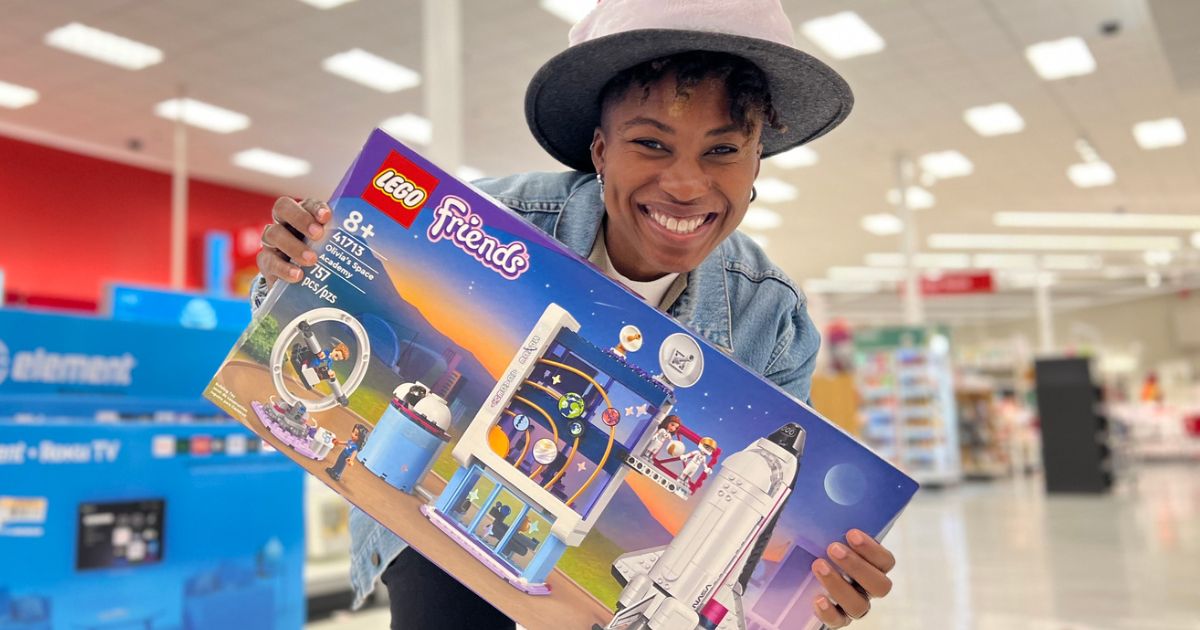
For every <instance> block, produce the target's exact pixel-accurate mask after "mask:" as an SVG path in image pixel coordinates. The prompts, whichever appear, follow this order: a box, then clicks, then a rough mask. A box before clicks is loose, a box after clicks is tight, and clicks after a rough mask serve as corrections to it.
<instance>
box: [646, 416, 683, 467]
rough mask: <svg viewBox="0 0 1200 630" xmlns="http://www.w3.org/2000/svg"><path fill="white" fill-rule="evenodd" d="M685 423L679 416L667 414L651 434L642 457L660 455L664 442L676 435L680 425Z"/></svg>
mask: <svg viewBox="0 0 1200 630" xmlns="http://www.w3.org/2000/svg"><path fill="white" fill-rule="evenodd" d="M681 424H683V423H682V422H681V421H680V420H679V416H667V417H665V418H663V419H662V421H661V422H659V423H658V429H657V430H656V431H655V432H654V435H652V436H650V441H649V442H646V448H645V449H644V450H643V451H642V457H644V458H647V459H649V458H651V457H654V456H655V455H658V452H659V451H661V450H662V447H663V445H664V444H666V443H667V442H669V441H670V440H672V439H673V438H674V437H675V433H676V432H677V431H679V426H680V425H681Z"/></svg>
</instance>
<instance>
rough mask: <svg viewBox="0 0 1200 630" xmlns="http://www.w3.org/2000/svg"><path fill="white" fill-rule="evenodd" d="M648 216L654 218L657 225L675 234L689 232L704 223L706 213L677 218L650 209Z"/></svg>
mask: <svg viewBox="0 0 1200 630" xmlns="http://www.w3.org/2000/svg"><path fill="white" fill-rule="evenodd" d="M650 218H651V219H654V220H655V221H656V222H657V223H658V224H659V225H661V226H663V227H665V228H667V229H668V230H670V231H672V232H674V233H676V234H691V233H692V232H695V231H696V229H697V228H699V227H700V226H701V225H703V224H704V220H705V219H706V218H707V215H700V216H696V217H691V218H690V219H677V218H675V217H673V216H670V215H666V214H663V213H661V212H658V211H656V210H653V209H651V210H650Z"/></svg>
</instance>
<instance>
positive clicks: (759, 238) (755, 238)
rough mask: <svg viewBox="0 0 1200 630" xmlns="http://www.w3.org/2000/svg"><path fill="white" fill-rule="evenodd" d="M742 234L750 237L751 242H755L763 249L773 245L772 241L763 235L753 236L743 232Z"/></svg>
mask: <svg viewBox="0 0 1200 630" xmlns="http://www.w3.org/2000/svg"><path fill="white" fill-rule="evenodd" d="M742 234H745V235H746V236H748V237H750V240H752V241H754V242H755V243H756V244H757V245H758V246H759V247H761V248H763V249H766V248H767V245H770V244H771V239H769V238H767V237H766V236H763V235H762V234H751V233H750V232H742Z"/></svg>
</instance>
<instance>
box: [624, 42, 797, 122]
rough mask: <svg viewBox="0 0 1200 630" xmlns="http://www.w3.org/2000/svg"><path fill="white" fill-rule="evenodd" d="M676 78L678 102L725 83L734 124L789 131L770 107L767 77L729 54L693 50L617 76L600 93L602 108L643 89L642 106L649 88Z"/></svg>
mask: <svg viewBox="0 0 1200 630" xmlns="http://www.w3.org/2000/svg"><path fill="white" fill-rule="evenodd" d="M670 75H674V77H675V98H676V99H677V100H680V101H685V102H686V101H687V99H688V98H690V97H691V94H692V90H693V89H694V88H695V87H696V86H697V85H699V84H700V83H702V82H704V81H707V80H716V81H720V82H722V83H724V85H725V93H726V97H727V98H728V99H729V114H730V116H731V117H732V118H733V122H734V123H735V124H737V125H739V126H740V127H741V128H742V130H743V131H744V132H746V133H750V132H751V131H753V130H754V126H755V124H756V123H759V122H761V123H762V124H763V126H764V127H770V128H771V129H775V130H777V131H783V130H785V129H786V127H785V125H784V124H783V123H782V122H780V120H779V113H778V112H777V111H776V110H775V106H774V105H773V104H772V103H771V89H770V86H769V85H768V83H767V75H766V74H765V73H764V72H763V71H762V70H761V69H760V68H759V67H758V66H756V65H754V64H753V63H750V62H749V61H747V60H745V59H743V58H741V57H738V56H737V55H731V54H729V53H721V52H711V51H707V50H693V51H688V52H683V53H676V54H674V55H667V56H665V57H659V58H657V59H651V60H650V61H645V62H642V63H640V64H638V65H636V66H633V67H631V68H626V69H625V70H622V71H621V72H619V73H617V75H616V76H614V77H613V78H612V79H609V81H608V83H606V84H605V85H604V89H603V90H601V92H600V108H601V110H603V109H604V107H605V106H606V105H608V104H609V103H611V102H613V101H616V100H619V99H622V98H624V97H625V95H626V94H628V93H629V91H630V90H631V89H632V88H634V87H635V86H636V87H640V88H641V89H642V102H643V103H644V102H646V99H648V98H649V97H650V88H651V86H653V85H654V84H655V83H657V82H658V81H659V80H661V79H663V78H664V77H667V76H670Z"/></svg>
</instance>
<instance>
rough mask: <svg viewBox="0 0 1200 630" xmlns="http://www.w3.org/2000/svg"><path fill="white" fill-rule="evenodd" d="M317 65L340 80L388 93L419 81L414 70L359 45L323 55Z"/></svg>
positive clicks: (416, 84) (409, 86)
mask: <svg viewBox="0 0 1200 630" xmlns="http://www.w3.org/2000/svg"><path fill="white" fill-rule="evenodd" d="M321 67H322V68H324V69H325V71H326V72H329V73H332V74H336V75H338V76H339V77H342V78H343V79H348V80H350V81H354V82H355V83H359V84H361V85H365V86H367V87H369V88H372V89H375V90H379V91H380V92H385V93H389V94H391V93H395V92H399V91H401V90H405V89H408V88H411V87H416V86H418V85H420V84H421V75H420V74H417V72H416V71H415V70H412V69H411V68H407V67H405V66H402V65H400V64H398V63H395V62H393V61H389V60H387V59H384V58H383V57H380V56H378V55H375V54H372V53H369V52H367V51H365V50H363V49H361V48H353V49H351V50H347V51H345V52H340V53H338V54H336V55H331V56H329V57H326V58H325V60H324V61H322V62H321Z"/></svg>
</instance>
